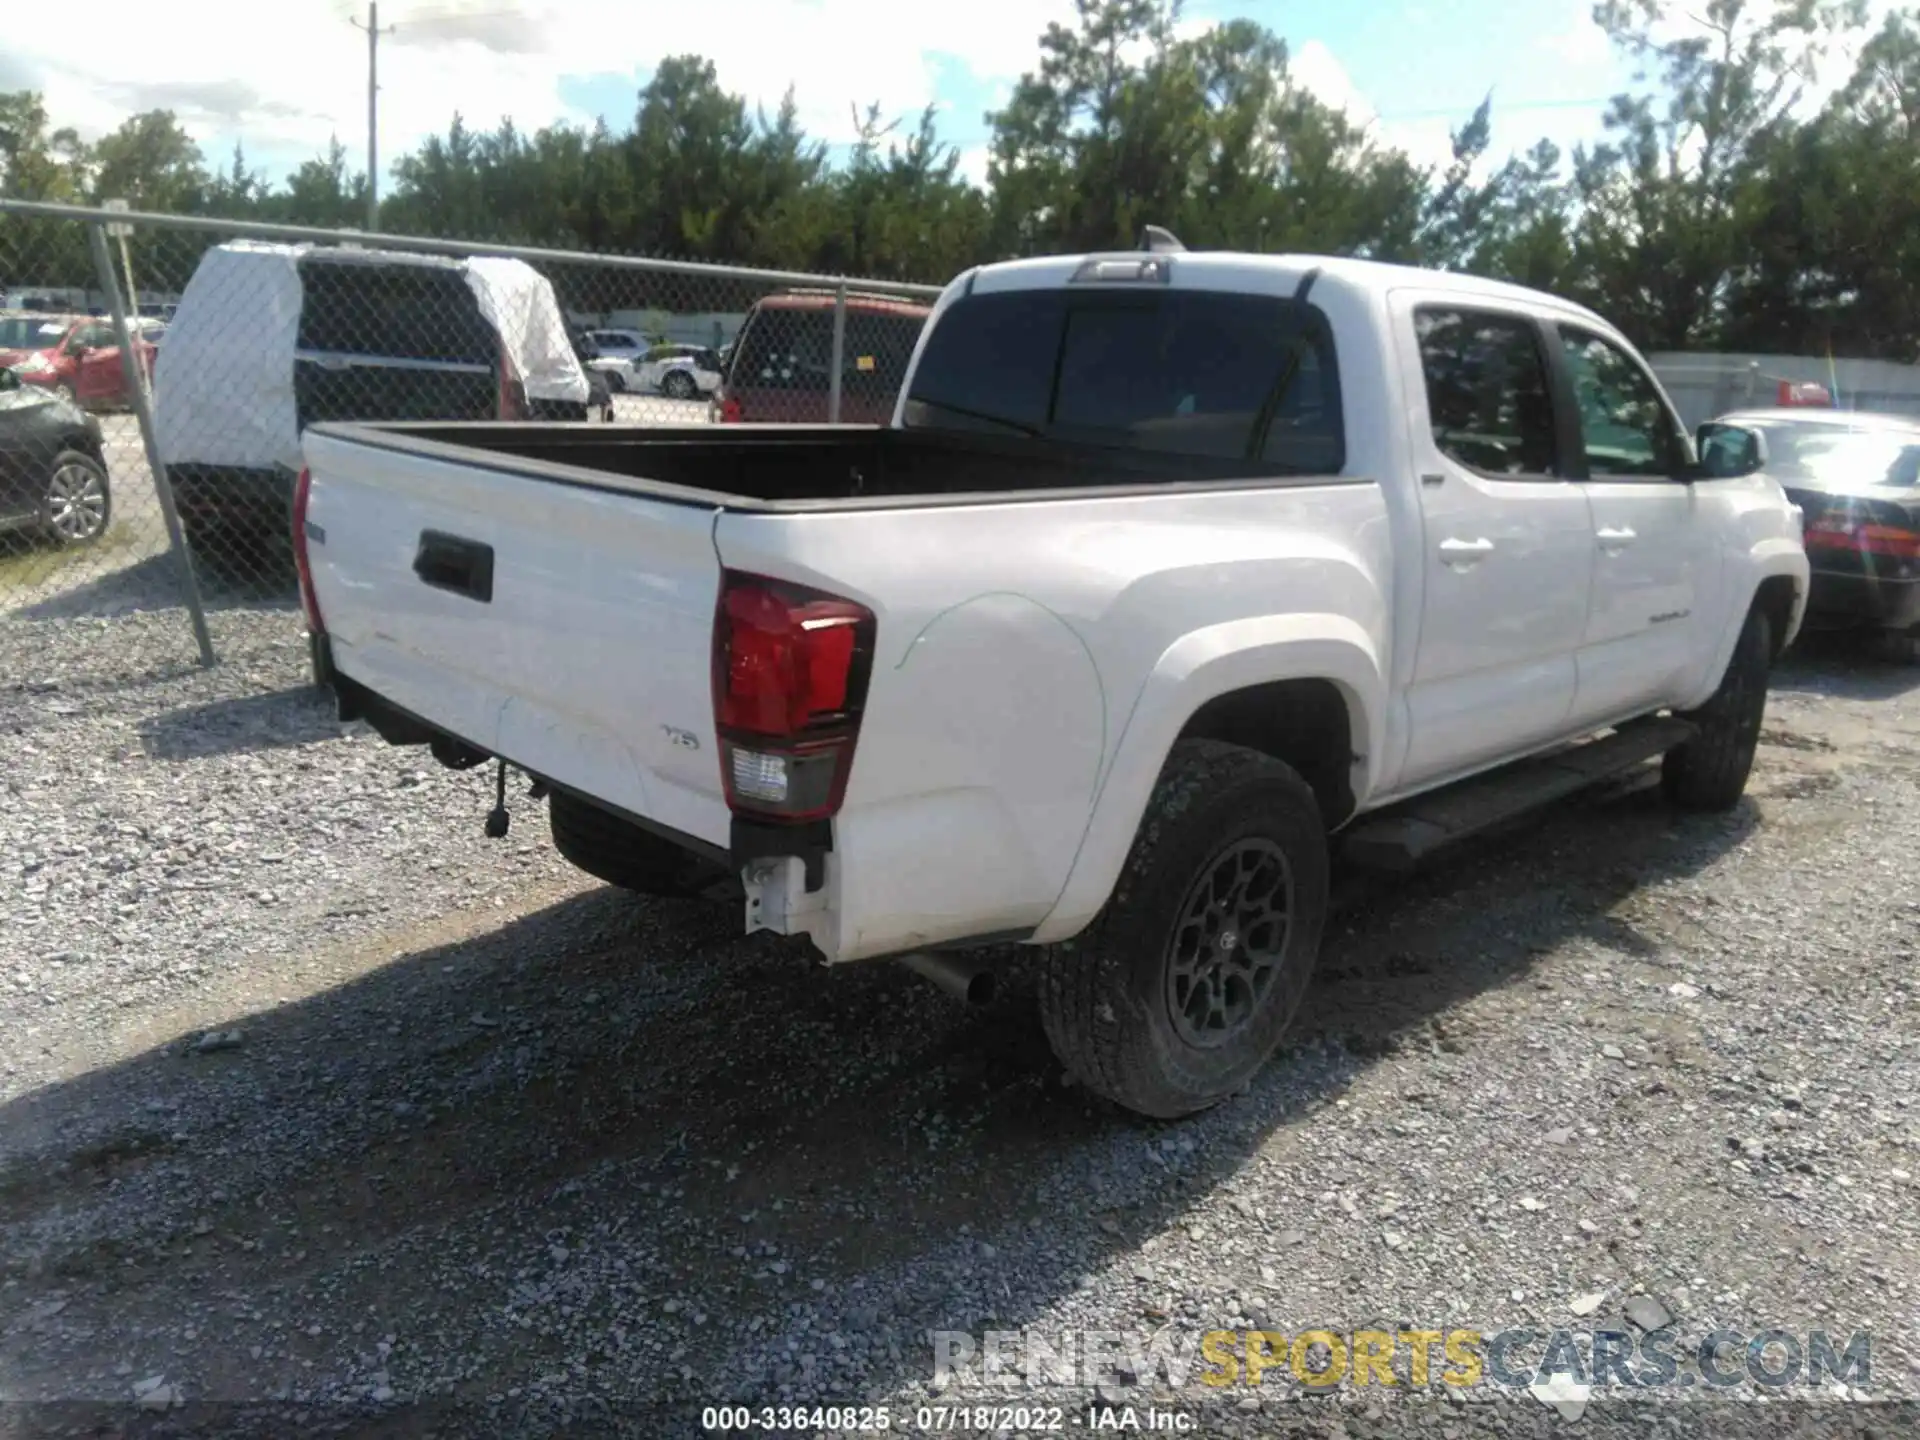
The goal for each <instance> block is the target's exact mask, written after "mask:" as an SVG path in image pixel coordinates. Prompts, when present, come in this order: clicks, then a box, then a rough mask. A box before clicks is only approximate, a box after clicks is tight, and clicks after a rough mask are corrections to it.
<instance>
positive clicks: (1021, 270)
mask: <svg viewBox="0 0 1920 1440" xmlns="http://www.w3.org/2000/svg"><path fill="white" fill-rule="evenodd" d="M1147 253H1148V252H1145V251H1139V250H1129V251H1098V252H1093V253H1090V254H1085V255H1049V256H1043V257H1040V258H1037V259H1032V260H1009V261H1003V262H1001V263H999V264H994V265H983V266H981V267H980V268H979V269H978V270H976V271H974V272H973V282H972V283H973V288H974V289H976V290H985V291H993V290H1025V289H1042V288H1050V287H1052V286H1054V285H1059V284H1064V283H1065V282H1066V281H1067V279H1068V278H1069V277H1071V276H1072V274H1073V273H1074V272H1075V271H1076V270H1078V269H1079V268H1080V267H1081V266H1082V265H1084V264H1085V263H1087V262H1088V261H1090V260H1116V259H1134V258H1141V259H1144V258H1146V255H1147ZM1162 258H1164V259H1167V260H1170V261H1172V262H1173V276H1174V281H1173V283H1174V284H1176V285H1178V284H1180V283H1181V281H1180V277H1182V276H1183V275H1184V276H1186V277H1188V278H1189V279H1190V280H1196V281H1198V282H1199V283H1200V284H1201V285H1203V286H1205V287H1206V288H1209V289H1228V288H1232V286H1233V285H1235V284H1240V285H1247V286H1250V287H1251V288H1255V289H1258V290H1262V291H1267V290H1271V291H1274V292H1276V293H1280V294H1291V293H1292V292H1293V291H1294V290H1296V289H1298V288H1299V284H1300V281H1301V280H1302V279H1304V278H1305V277H1306V275H1307V272H1308V271H1310V270H1317V271H1319V272H1320V278H1319V279H1318V280H1317V281H1316V282H1315V283H1316V284H1317V285H1326V284H1329V283H1332V284H1335V285H1339V286H1341V287H1343V288H1345V289H1347V290H1349V291H1350V292H1353V293H1355V294H1358V295H1362V296H1368V297H1372V296H1379V295H1384V294H1385V293H1386V292H1387V291H1389V290H1394V289H1398V288H1400V287H1402V286H1407V285H1418V286H1420V287H1421V288H1422V289H1428V290H1442V291H1450V292H1453V293H1456V294H1458V295H1460V296H1461V297H1462V298H1467V297H1479V298H1482V299H1487V300H1506V301H1508V302H1510V303H1516V304H1522V305H1526V306H1528V307H1530V308H1552V309H1556V310H1559V311H1560V312H1562V313H1563V314H1565V315H1566V316H1568V317H1569V318H1570V319H1571V318H1577V319H1580V320H1582V321H1586V322H1588V323H1590V324H1595V325H1601V326H1605V322H1604V321H1603V320H1602V319H1601V317H1600V316H1598V315H1597V314H1595V313H1594V312H1593V311H1591V310H1589V309H1587V308H1586V307H1585V306H1584V305H1577V304H1575V303H1574V302H1573V301H1571V300H1566V299H1562V298H1561V297H1560V296H1558V295H1554V294H1550V293H1549V292H1547V291H1544V290H1533V289H1529V288H1528V287H1526V286H1524V285H1513V284H1509V283H1508V282H1506V281H1504V280H1489V279H1486V278H1485V277H1483V276H1479V275H1466V274H1462V273H1460V272H1458V271H1452V270H1428V269H1422V268H1420V267H1418V266H1414V265H1392V264H1388V263H1386V262H1384V261H1380V260H1356V259H1352V258H1350V257H1347V256H1342V255H1310V254H1288V255H1260V254H1253V253H1250V252H1243V251H1232V250H1203V251H1190V250H1189V251H1176V252H1173V253H1171V254H1163V255H1162Z"/></svg>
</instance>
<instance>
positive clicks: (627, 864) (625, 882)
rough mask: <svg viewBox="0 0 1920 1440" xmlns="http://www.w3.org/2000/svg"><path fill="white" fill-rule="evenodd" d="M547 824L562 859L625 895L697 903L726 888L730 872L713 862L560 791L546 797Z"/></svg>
mask: <svg viewBox="0 0 1920 1440" xmlns="http://www.w3.org/2000/svg"><path fill="white" fill-rule="evenodd" d="M547 823H548V825H549V827H550V828H551V830H552V832H553V846H554V848H555V849H556V850H558V851H559V852H560V854H561V857H562V858H563V859H565V860H566V861H567V862H568V863H570V864H572V865H573V866H575V867H576V868H578V869H581V870H584V871H586V872H587V874H589V875H591V876H593V877H594V879H596V880H604V881H606V883H607V884H609V885H615V886H618V887H619V888H620V889H622V890H631V891H633V892H634V893H636V894H639V895H658V896H664V897H667V898H670V899H692V898H696V897H700V896H706V895H711V894H715V893H718V892H721V891H724V889H725V888H726V886H727V881H728V876H727V874H726V872H725V871H723V870H722V869H721V868H720V867H719V866H717V865H715V864H714V863H713V862H711V861H709V860H707V859H704V858H703V857H701V856H698V855H694V854H692V853H690V852H688V851H686V850H682V849H681V848H680V847H679V846H678V845H675V844H674V843H673V842H672V841H670V840H663V839H661V838H660V837H659V836H657V835H653V834H651V833H649V832H648V831H645V830H642V829H641V828H640V827H639V826H638V825H635V824H633V823H632V822H631V821H627V820H622V819H621V818H620V817H619V816H618V815H614V814H610V813H609V812H608V811H605V810H602V809H601V808H600V807H599V806H597V805H591V804H588V803H587V802H586V801H584V800H578V799H575V798H574V797H573V796H571V795H564V794H561V793H560V792H559V791H557V790H556V791H554V792H553V793H551V794H550V795H548V797H547Z"/></svg>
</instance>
